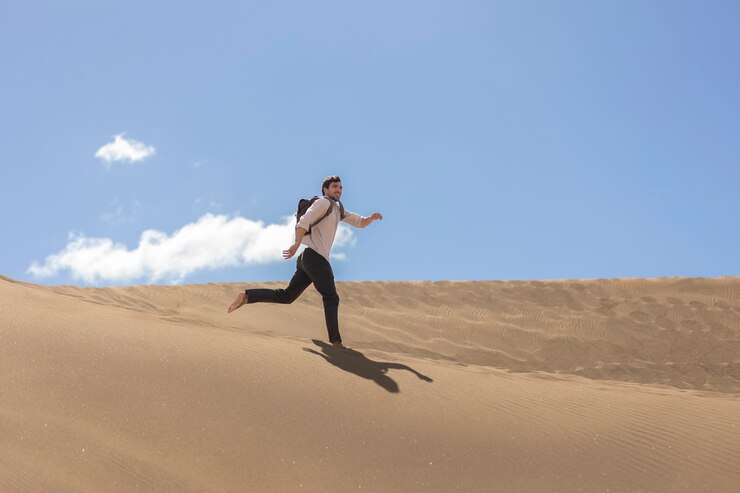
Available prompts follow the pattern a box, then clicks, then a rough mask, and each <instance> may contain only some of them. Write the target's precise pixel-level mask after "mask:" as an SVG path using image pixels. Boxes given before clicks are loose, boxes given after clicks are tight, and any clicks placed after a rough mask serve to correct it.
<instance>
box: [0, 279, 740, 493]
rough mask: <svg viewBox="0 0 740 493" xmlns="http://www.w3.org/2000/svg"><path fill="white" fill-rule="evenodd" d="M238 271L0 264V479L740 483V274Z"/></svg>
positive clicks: (136, 486) (194, 486)
mask: <svg viewBox="0 0 740 493" xmlns="http://www.w3.org/2000/svg"><path fill="white" fill-rule="evenodd" d="M274 286H276V287H277V286H282V283H276V284H274ZM244 287H250V286H249V285H238V286H237V285H234V284H208V285H190V286H137V287H126V288H102V289H101V288H97V289H96V288H77V287H71V286H62V287H47V286H38V285H33V284H26V283H18V282H14V281H12V280H10V279H8V278H4V277H3V278H2V279H0V299H1V300H2V305H1V309H2V311H1V313H2V315H0V395H1V396H2V400H1V401H0V445H1V446H0V491H96V492H97V491H137V490H138V491H298V490H306V491H348V490H365V491H367V490H369V491H420V490H430V491H607V490H608V491H666V492H669V491H670V492H674V491H713V492H714V491H727V492H735V491H738V490H740V467H738V464H740V399H739V398H738V397H740V278H737V277H728V278H719V279H621V280H588V281H547V282H544V281H542V282H539V281H531V282H525V281H517V282H514V281H510V282H439V283H431V282H405V283H340V285H339V286H338V289H339V293H340V296H341V298H342V302H341V310H340V317H341V323H342V334H343V336H344V339H345V342H346V343H348V344H349V345H351V346H352V347H353V348H354V351H349V352H342V351H337V350H335V349H334V348H331V347H328V346H327V345H326V344H325V343H324V342H322V341H323V340H325V338H326V334H325V328H324V323H323V312H322V308H321V302H320V299H319V297H318V295H317V294H316V293H315V292H313V290H312V289H310V290H309V291H307V292H306V294H305V295H304V296H303V297H302V298H301V299H300V300H299V301H297V302H296V303H294V304H293V305H290V306H277V305H267V304H262V305H250V306H246V307H243V308H241V309H240V310H238V311H237V312H235V313H233V314H227V313H226V306H227V305H228V304H229V303H230V302H231V300H232V299H233V297H234V295H235V294H236V292H237V291H238V290H241V289H243V288H244Z"/></svg>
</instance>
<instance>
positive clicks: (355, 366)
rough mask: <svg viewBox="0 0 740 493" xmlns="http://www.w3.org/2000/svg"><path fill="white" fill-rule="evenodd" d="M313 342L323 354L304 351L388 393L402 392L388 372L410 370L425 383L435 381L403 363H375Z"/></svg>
mask: <svg viewBox="0 0 740 493" xmlns="http://www.w3.org/2000/svg"><path fill="white" fill-rule="evenodd" d="M311 340H312V341H313V343H314V344H316V345H317V346H318V347H320V348H321V352H318V351H316V350H315V349H311V348H307V347H304V348H303V350H304V351H307V352H309V353H313V354H317V355H319V356H321V357H322V358H324V359H325V360H326V361H327V362H329V363H331V364H332V365H334V366H336V367H337V368H340V369H342V370H344V371H347V372H350V373H354V374H355V375H357V376H359V377H362V378H366V379H368V380H372V381H374V382H375V383H377V384H378V385H380V386H381V387H383V388H384V389H385V390H387V391H388V392H400V390H399V388H398V384H397V383H396V381H395V380H393V379H392V378H391V377H389V376H388V370H408V371H410V372H411V373H413V374H414V375H416V376H417V377H419V378H420V379H421V380H424V381H425V382H432V381H433V380H432V379H431V378H429V377H428V376H426V375H422V374H421V373H419V372H418V371H416V370H414V369H413V368H411V367H409V366H407V365H402V364H401V363H390V362H382V361H373V360H371V359H369V358H368V357H367V356H365V355H364V354H362V353H361V352H359V351H355V350H354V349H349V348H337V347H334V346H332V345H331V344H327V343H326V342H323V341H318V340H316V339H311Z"/></svg>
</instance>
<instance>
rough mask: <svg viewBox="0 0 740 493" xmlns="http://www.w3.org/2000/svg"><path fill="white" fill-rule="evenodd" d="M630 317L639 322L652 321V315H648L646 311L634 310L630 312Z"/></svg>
mask: <svg viewBox="0 0 740 493" xmlns="http://www.w3.org/2000/svg"><path fill="white" fill-rule="evenodd" d="M630 317H632V318H633V319H635V320H637V321H638V322H648V321H650V315H648V314H647V313H645V312H632V313H630Z"/></svg>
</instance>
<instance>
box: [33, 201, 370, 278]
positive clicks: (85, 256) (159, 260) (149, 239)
mask: <svg viewBox="0 0 740 493" xmlns="http://www.w3.org/2000/svg"><path fill="white" fill-rule="evenodd" d="M294 229H295V218H294V217H292V216H288V217H286V218H285V221H284V222H283V223H282V224H268V225H265V224H264V223H263V222H261V221H252V220H250V219H246V218H243V217H233V218H229V217H228V216H225V215H214V214H205V215H203V216H201V217H200V218H199V219H198V220H197V221H196V222H194V223H190V224H187V225H185V226H183V227H182V228H180V229H179V230H177V231H175V232H174V233H172V235H167V234H166V233H163V232H161V231H157V230H153V229H151V230H147V231H144V232H143V233H142V234H141V237H140V239H139V244H138V246H137V247H136V248H134V249H132V250H129V249H128V248H127V247H126V245H123V244H121V243H115V242H114V241H113V240H111V239H109V238H88V237H86V236H84V235H83V234H82V233H71V234H70V237H69V242H68V243H67V246H66V247H65V248H64V249H63V250H61V251H60V252H59V253H56V254H53V255H49V256H48V257H46V259H45V260H44V262H43V264H40V263H38V262H33V263H32V264H31V266H30V267H29V268H28V272H29V273H30V274H31V275H33V276H35V277H37V278H43V277H51V276H55V275H57V274H58V273H59V272H61V271H64V270H67V271H69V272H70V273H71V275H72V277H73V279H75V280H81V281H83V282H85V283H87V284H96V283H100V282H110V283H127V282H133V281H135V280H137V279H146V280H147V281H148V282H159V281H169V282H175V283H179V282H182V281H183V280H184V279H185V278H186V277H187V276H188V275H190V274H192V273H194V272H197V271H202V270H213V269H219V268H225V267H243V266H248V265H256V264H267V263H272V262H284V260H283V258H282V251H283V250H284V249H285V248H287V247H288V246H289V245H290V244H291V243H292V241H293V239H294ZM355 242H356V240H355V238H354V234H353V233H352V231H351V230H350V229H349V228H348V227H347V226H344V225H342V224H340V227H339V229H338V230H337V236H336V239H335V242H334V246H335V247H343V246H352V245H354V244H355ZM334 257H335V258H337V259H346V256H345V255H343V254H341V253H339V254H336V255H334Z"/></svg>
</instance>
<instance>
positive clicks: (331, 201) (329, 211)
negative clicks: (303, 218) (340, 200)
mask: <svg viewBox="0 0 740 493" xmlns="http://www.w3.org/2000/svg"><path fill="white" fill-rule="evenodd" d="M322 198H325V197H322ZM326 200H328V201H329V208H328V209H327V210H326V214H324V215H323V216H321V218H320V219H319V220H318V221H316V222H315V223H313V224H311V225H309V226H308V232H309V233H311V228H313V227H314V226H316V225H317V224H319V223H320V222H321V221H323V220H324V219H326V217H327V216H328V215H329V214H331V213H332V211H333V210H334V201H333V200H331V199H326ZM340 205H341V204H340ZM343 210H344V207H342V208H341V209H340V212H342V211H343Z"/></svg>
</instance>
